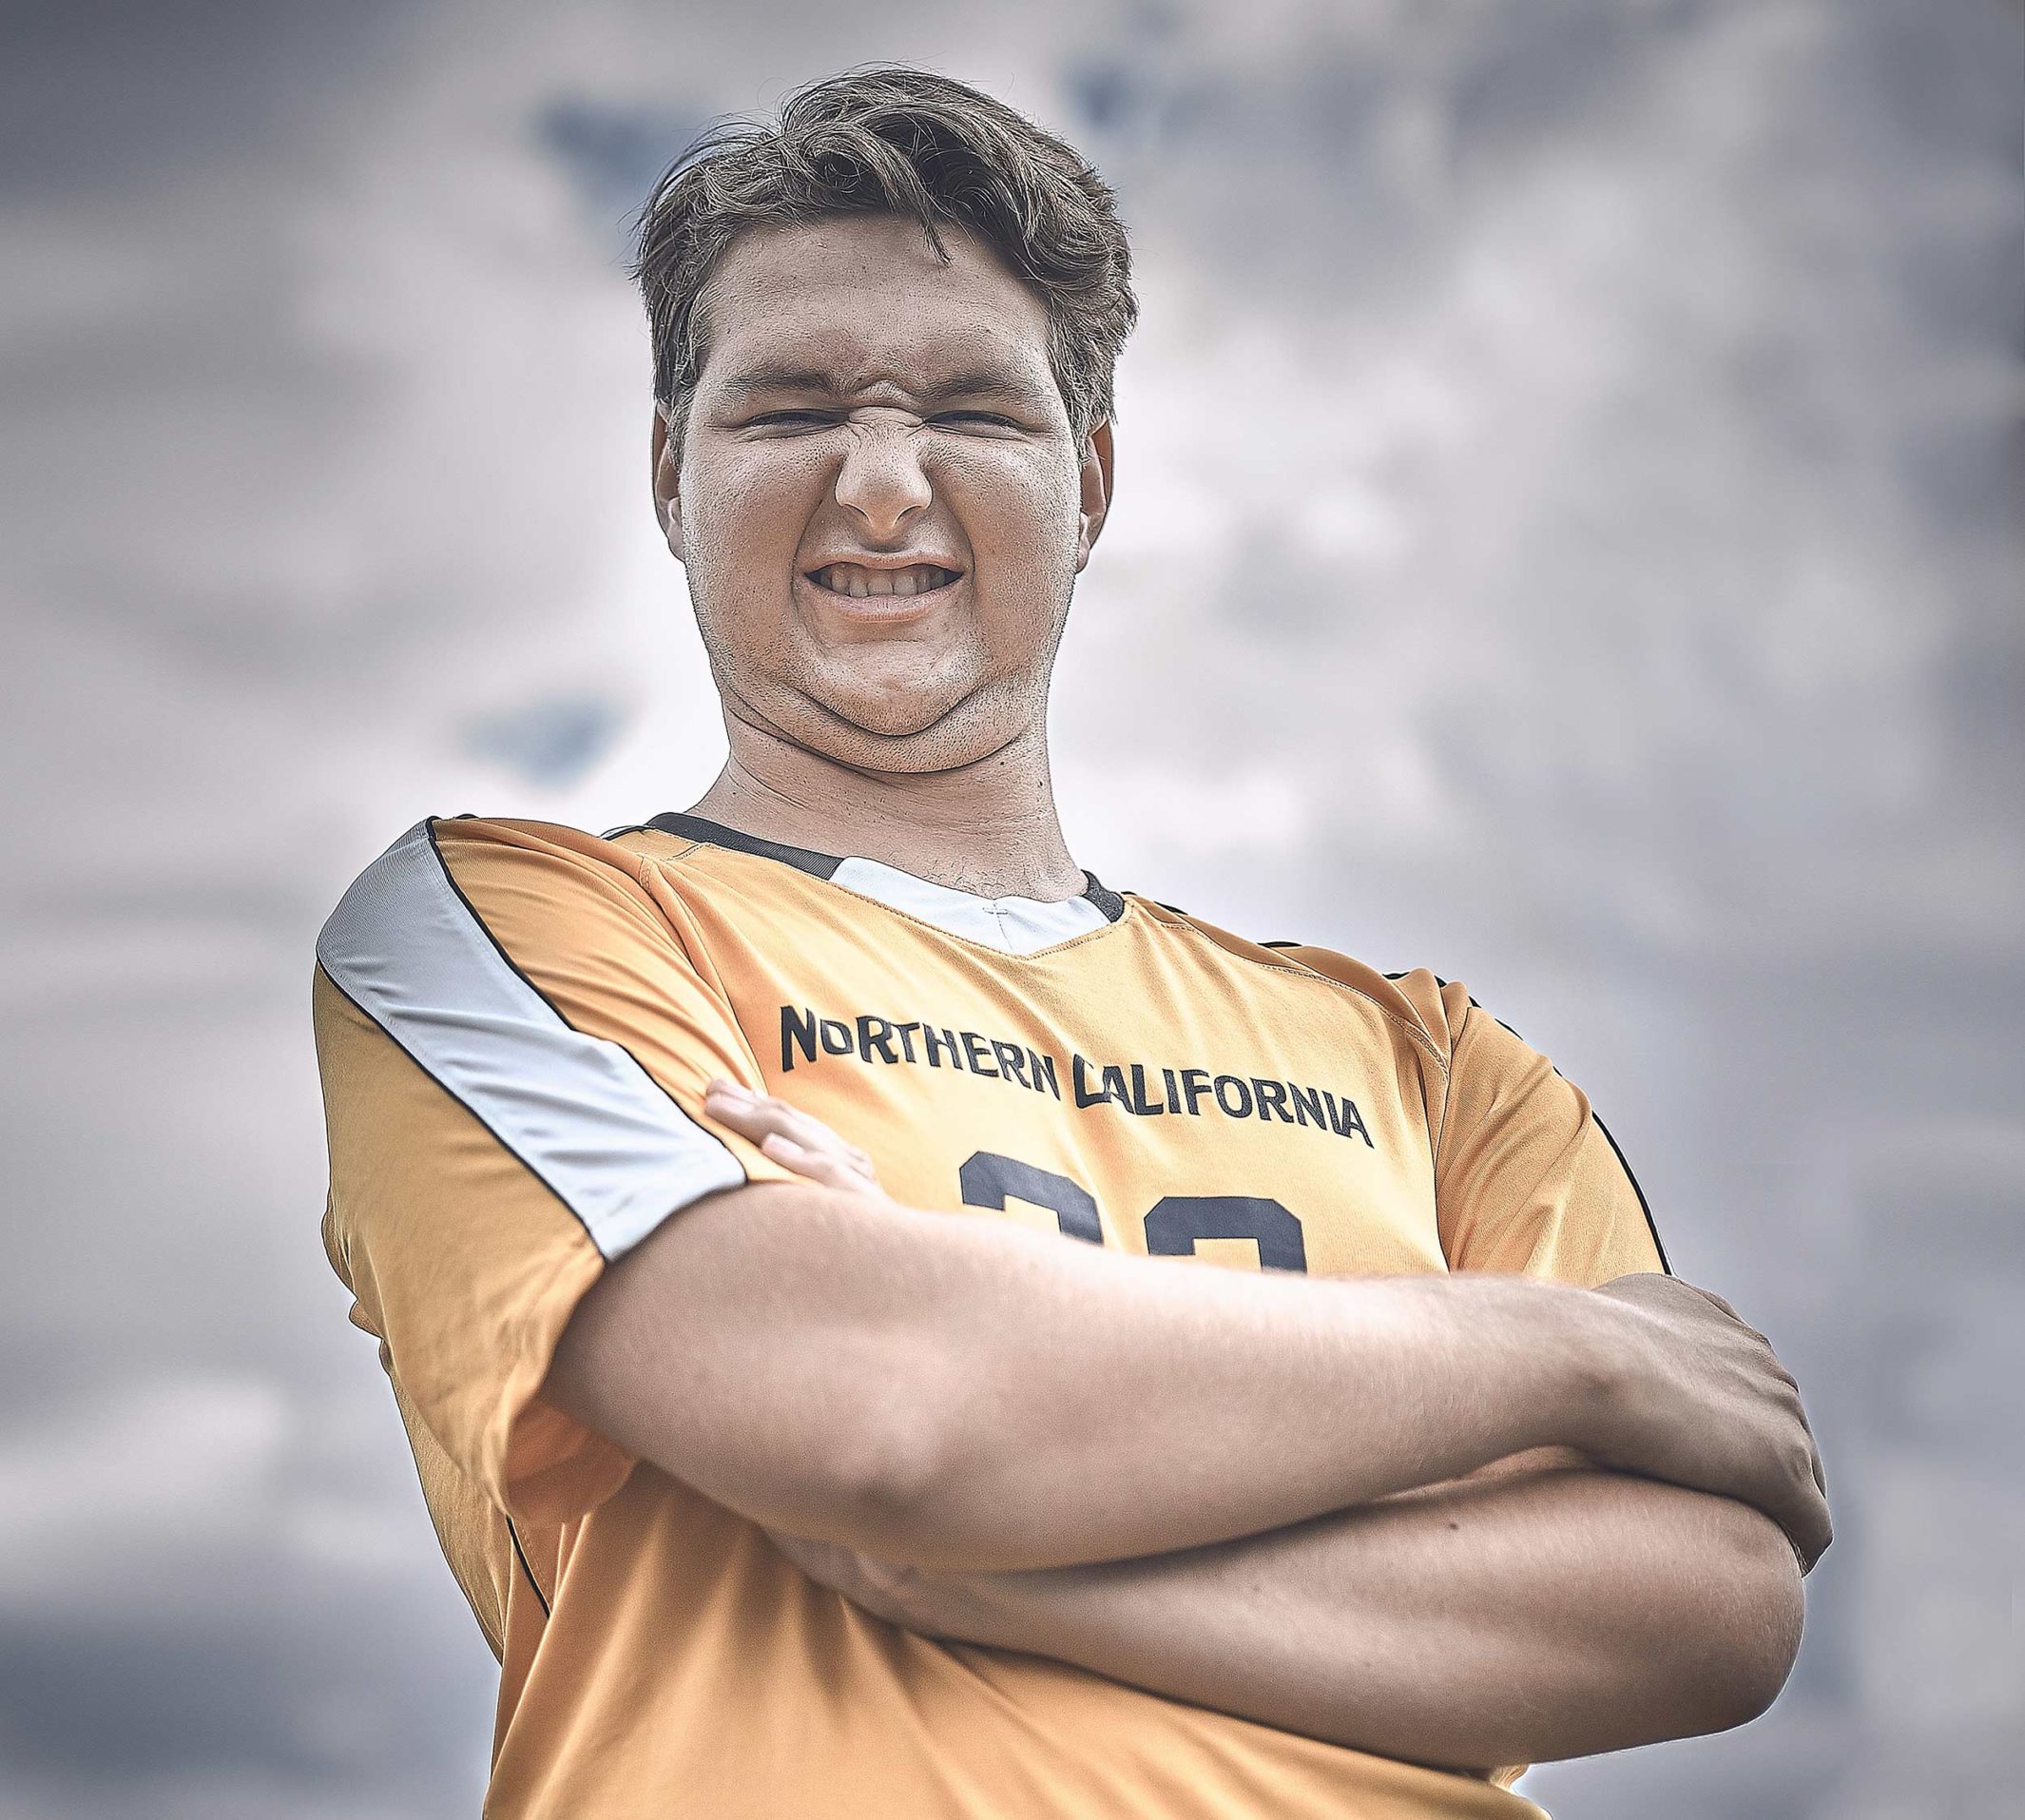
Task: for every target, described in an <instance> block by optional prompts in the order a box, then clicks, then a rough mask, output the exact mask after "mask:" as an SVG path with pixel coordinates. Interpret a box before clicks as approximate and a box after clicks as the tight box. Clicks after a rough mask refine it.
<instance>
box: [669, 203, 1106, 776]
mask: <svg viewBox="0 0 2025 1820" xmlns="http://www.w3.org/2000/svg"><path fill="white" fill-rule="evenodd" d="M943 238H944V243H945V245H946V246H947V247H948V249H949V253H950V263H949V264H947V265H944V264H942V263H941V262H940V261H938V260H937V259H936V258H935V254H934V251H933V250H932V249H931V248H930V247H929V245H928V243H927V241H926V239H925V238H924V236H923V234H922V232H921V229H920V226H919V224H918V223H916V222H914V221H912V220H901V219H898V218H895V217H889V216H882V215H881V216H874V215H854V216H841V217H837V218H834V219H831V220H826V221H822V222H817V223H809V224H807V225H802V226H795V227H787V228H770V229H766V230H762V231H756V232H753V233H751V234H748V235H746V236H744V237H743V238H742V239H741V240H739V241H738V242H734V244H733V245H732V247H731V250H730V251H729V252H728V253H727V254H726V255H725V256H724V258H723V261H721V262H720V264H719V266H718V269H717V271H716V272H715V273H714V274H713V275H712V278H711V280H710V282H709V284H708V286H707V287H706V290H705V293H704V302H703V309H704V314H705V316H706V319H707V320H706V328H707V336H706V339H705V346H706V349H707V352H706V355H705V358H704V368H703V372H702V375H701V377H700V382H699V385H698V388H697V392H696V396H695V398H694V401H693V403H692V404H691V406H690V410H689V417H688V424H687V430H686V434H685V436H684V437H683V438H682V455H681V462H680V469H679V472H678V469H677V464H676V460H675V457H674V450H673V446H672V444H671V442H670V440H669V438H668V436H667V434H666V425H665V423H662V422H659V421H658V420H657V424H656V429H655V437H654V456H655V460H654V467H655V476H654V484H655V494H656V496H657V499H658V500H659V502H660V506H661V510H662V513H663V522H664V524H665V526H666V529H667V535H668V545H669V548H670V549H672V550H673V551H674V552H675V553H676V555H677V556H679V557H680V558H681V559H682V561H683V562H684V564H685V566H686V567H687V569H688V574H689V592H690V595H691V598H692V599H693V600H694V602H695V605H696V616H697V621H698V624H699V625H700V626H701V628H702V630H703V636H704V646H705V648H706V649H708V651H709V653H710V662H711V668H712V669H713V670H714V672H715V673H716V676H717V680H718V686H719V687H720V688H721V689H722V690H723V692H724V695H725V700H726V706H727V707H728V709H729V711H730V712H732V713H733V714H735V715H737V716H738V717H739V718H741V719H742V720H745V721H747V722H748V723H751V724H754V725H757V726H762V727H764V728H767V729H770V730H773V731H776V732H779V733H782V734H784V735H785V736H786V737H787V738H789V739H790V740H792V741H794V742H795V743H796V744H798V745H805V746H808V747H811V748H813V749H814V750H816V751H819V752H821V753H823V754H825V755H826V756H829V757H832V758H835V759H838V760H839V761H841V762H842V763H844V764H847V765H856V766H858V767H861V768H865V769H873V770H884V771H907V772H923V771H935V770H946V769H950V768H952V767H954V766H956V765H965V764H969V763H971V762H973V761H974V760H977V759H980V758H983V757H985V756H987V755H989V754H990V753H992V752H994V751H997V750H998V749H1000V748H1001V747H1003V746H1004V745H1007V744H1008V743H1009V742H1010V741H1012V740H1013V739H1014V738H1016V737H1017V736H1018V735H1019V734H1020V733H1021V732H1023V731H1025V730H1026V729H1027V728H1029V727H1031V726H1034V725H1036V724H1037V722H1038V720H1039V718H1040V716H1041V714H1042V712H1043V711H1044V709H1045V706H1046V700H1047V687H1048V671H1049V668H1050V665H1051V663H1052V661H1053V656H1054V649H1055V645H1056V643H1057V642H1058V640H1059V639H1060V637H1061V630H1062V623H1063V620H1064V618H1065V616H1066V615H1067V613H1068V610H1069V597H1070V591H1071V589H1072V588H1073V586H1074V582H1075V577H1076V574H1077V573H1078V571H1080V570H1081V569H1082V567H1083V565H1084V563H1085V562H1086V561H1087V560H1088V559H1089V556H1090V544H1091V542H1092V541H1093V540H1094V539H1095V537H1096V534H1097V532H1098V530H1099V528H1100V527H1101V525H1102V523H1103V517H1104V509H1105V505H1106V502H1107V498H1108V495H1109V484H1110V472H1109V470H1110V432H1109V425H1103V426H1100V427H1099V428H1098V430H1097V431H1096V433H1095V434H1094V435H1093V436H1091V438H1090V447H1089V448H1088V449H1087V450H1084V451H1078V450H1077V448H1076V447H1075V443H1074V438H1073V435H1072V432H1071V430H1070V422H1069V415H1068V410H1067V408H1066V406H1065V405H1064V403H1063V400H1062V397H1061V393H1060V391H1059V390H1058V389H1057V387H1056V385H1055V382H1054V377H1053V374H1052V372H1051V369H1050V366H1049V361H1048V319H1047V313H1046V311H1045V309H1044V308H1043V306H1042V304H1041V302H1040V300H1039V299H1038V298H1036V297H1035V296H1034V295H1033V294H1032V292H1031V291H1029V290H1028V289H1027V288H1026V286H1025V285H1024V284H1022V283H1021V282H1020V281H1018V280H1017V279H1015V278H1014V277H1012V274H1011V273H1010V272H1009V271H1007V269H1006V268H1005V267H1004V266H1003V265H1001V264H1000V263H999V261H998V260H997V259H996V257H995V256H994V255H993V253H992V252H991V251H990V250H989V249H988V248H987V247H985V246H984V245H983V244H981V243H980V242H976V241H974V240H973V239H972V238H971V237H969V236H968V235H966V234H963V233H962V232H960V231H957V230H954V229H945V230H944V234H943Z"/></svg>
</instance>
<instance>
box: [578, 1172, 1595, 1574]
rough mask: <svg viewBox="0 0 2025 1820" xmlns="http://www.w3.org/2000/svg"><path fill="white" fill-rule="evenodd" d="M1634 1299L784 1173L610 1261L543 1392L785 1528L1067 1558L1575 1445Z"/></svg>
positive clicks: (1228, 1529)
mask: <svg viewBox="0 0 2025 1820" xmlns="http://www.w3.org/2000/svg"><path fill="white" fill-rule="evenodd" d="M1609 1320H1610V1309H1609V1308H1608V1307H1607V1306H1606V1305H1604V1304H1603V1303H1602V1302H1601V1300H1600V1299H1598V1298H1591V1297H1589V1296H1587V1295H1585V1294H1583V1293H1582V1292H1581V1291H1579V1290H1574V1289H1570V1288H1565V1287H1564V1286H1559V1285H1553V1284H1545V1283H1538V1282H1530V1281H1525V1280H1520V1279H1508V1278H1491V1277H1482V1278H1463V1279H1445V1278H1424V1279H1423V1278H1394V1279H1367V1280H1362V1281H1357V1280H1346V1281H1328V1282H1325V1281H1321V1280H1317V1279H1309V1278H1299V1277H1292V1276H1287V1275H1283V1274H1281V1273H1278V1272H1272V1273H1263V1274H1256V1273H1247V1272H1241V1271H1235V1270H1220V1269H1210V1268H1201V1267H1199V1266H1194V1265H1189V1264H1183V1263H1178V1262H1174V1263H1170V1262H1166V1261H1151V1260H1147V1259H1141V1258H1132V1257H1126V1256H1121V1255H1118V1254H1114V1253H1109V1252H1106V1251H1103V1250H1100V1249H1097V1248H1095V1247H1091V1246H1079V1245H1068V1244H1064V1243H1062V1242H1060V1241H1059V1240H1055V1239H1050V1238H1044V1237H1040V1236H1037V1235H1034V1234H1031V1233H1027V1232H1025V1231H1022V1230H1020V1229H1017V1228H1014V1227H1012V1226H1010V1225H1006V1224H1003V1223H999V1222H993V1221H986V1220H982V1219H977V1218H970V1217H953V1216H949V1215H941V1214H935V1215H931V1214H923V1213H917V1212H912V1211H908V1210H904V1209H900V1208H897V1207H894V1206H893V1205H892V1204H891V1203H889V1202H884V1201H879V1200H874V1199H872V1198H870V1197H866V1196H861V1195H844V1194H839V1193H835V1192H830V1191H824V1190H820V1189H816V1188H800V1187H787V1186H781V1187H775V1186H766V1187H753V1188H747V1189H742V1190H736V1191H732V1192H730V1193H726V1194H723V1195H717V1196H713V1197H711V1198H709V1199H707V1200H705V1201H703V1202H700V1203H698V1204H697V1205H696V1206H694V1207H692V1208H690V1209H688V1210H685V1212H684V1213H682V1214H681V1215H679V1216H678V1217H676V1218H674V1219H672V1220H670V1221H668V1222H667V1223H666V1224H665V1226H664V1227H663V1228H662V1229H660V1230H659V1231H657V1232H656V1233H655V1234H654V1235H653V1236H652V1237H651V1238H650V1239H648V1240H647V1241H646V1243H645V1244H643V1245H642V1246H641V1247H640V1248H639V1249H638V1250H636V1251H635V1252H634V1253H633V1254H632V1255H631V1256H629V1257H628V1258H627V1259H626V1260H625V1261H624V1262H622V1263H621V1264H619V1265H617V1266H616V1267H614V1268H613V1269H612V1270H610V1271H609V1272H607V1276H606V1278H605V1279H604V1280H603V1281H602V1282H601V1283H600V1284H599V1285H598V1286H597V1287H596V1288H593V1289H592V1290H591V1292H590V1294H589V1295H588V1296H587V1297H586V1299H585V1301H584V1303H583V1304H582V1305H581V1306H580V1307H579V1308H578V1310H577V1313H576V1315H575V1317H574V1318H573V1319H572V1321H571V1324H570V1326H569V1329H568V1330H567V1331H566V1333H565V1335H564V1340H563V1345H562V1346H561V1347H560V1348H559V1350H558V1353H557V1356H556V1361H555V1366H554V1370H553V1372H552V1373H551V1376H550V1382H549V1384H548V1386H547V1389H546V1392H545V1394H547V1395H548V1396H549V1397H550V1400H551V1401H553V1402H555V1403H556V1404H558V1405H559V1406H560V1407H562V1408H563V1409H565V1410H566V1411H568V1412H569V1413H570V1414H573V1415H575V1416H577V1417H578V1418H579V1419H580V1420H582V1421H584V1422H586V1423H588V1424H589V1425H590V1426H592V1427H594V1428H597V1429H598V1430H599V1431H600V1432H603V1433H605V1434H607V1435H609V1436H610V1437H611V1438H613V1439H614V1440H616V1441H618V1442H620V1443H621V1444H622V1445H625V1446H627V1448H629V1449H630V1450H632V1451H633V1452H635V1453H637V1454H640V1455H641V1456H643V1457H645V1458H646V1459H648V1460H650V1461H652V1462H655V1463H656V1464H658V1465H660V1466H662V1467H663V1468H664V1469H665V1470H666V1471H668V1472H670V1473H672V1474H674V1475H675V1476H677V1477H679V1478H682V1479H684V1480H685V1481H687V1482H689V1483H691V1484H693V1485H695V1486H696V1487H697V1488H698V1489H699V1490H701V1491H703V1492H704V1493H705V1494H706V1495H707V1496H709V1497H712V1498H714V1499H716V1500H718V1501H721V1502H723V1503H725V1504H728V1505H730V1506H731V1507H732V1508H734V1509H737V1510H740V1511H742V1513H744V1514H745V1515H747V1516H750V1517H753V1518H754V1519H756V1520H759V1521H762V1522H763V1523H766V1524H767V1525H768V1526H769V1527H773V1528H779V1529H785V1530H790V1531H793V1532H795V1533H798V1534H801V1535H807V1536H817V1537H821V1538H824V1539H831V1540H837V1541H842V1542H847V1543H850V1544H851V1545H853V1546H857V1547H861V1548H864V1549H866V1550H868V1551H870V1552H872V1553H876V1554H882V1555H885V1556H887V1557H889V1558H891V1559H901V1560H912V1561H916V1562H920V1563H931V1564H935V1565H939V1566H942V1567H945V1568H951V1569H963V1568H970V1569H983V1568H1019V1567H1035V1566H1051V1565H1058V1564H1064V1563H1070V1562H1078V1561H1091V1560H1103V1559H1117V1558H1122V1557H1128V1556H1136V1555H1145V1554H1150V1553H1154V1552H1157V1551H1162V1550H1170V1549H1173V1548H1177V1547H1188V1546H1195V1545H1198V1544H1202V1543H1206V1542H1211V1541H1216V1540H1221V1539H1225V1538H1228V1537H1233V1536H1241V1535H1246V1534H1250V1533H1253V1532H1256V1531H1260V1530H1264V1529H1271V1528H1275V1527H1278V1526H1280V1525H1283V1524H1285V1523H1288V1522H1291V1521H1297V1520H1301V1519H1303V1518H1306V1517H1309V1516H1313V1515H1315V1514H1317V1513H1319V1512H1322V1511H1326V1510H1331V1509H1336V1508H1339V1507H1340V1506H1343V1505H1348V1504H1353V1503H1360V1502H1363V1501H1368V1500H1371V1499H1374V1498H1380V1497H1383V1496H1385V1495H1387V1494H1389V1493H1393V1492H1397V1491H1399V1490H1401V1489H1404V1488H1407V1487H1411V1486H1417V1485H1423V1484H1430V1483H1433V1482H1436V1481H1441V1480H1447V1479H1453V1478H1456V1477H1459V1476H1460V1475H1462V1474H1464V1473H1467V1472H1469V1471H1471V1470H1473V1469H1474V1468H1475V1467H1477V1466H1480V1465H1482V1464H1483V1463H1485V1462H1487V1461H1491V1460H1495V1459H1497V1458H1500V1457H1503V1456H1505V1455H1509V1454H1512V1453H1515V1452H1518V1451H1520V1450H1522V1449H1524V1448H1526V1447H1530V1446H1534V1445H1539V1444H1543V1443H1546V1442H1555V1441H1566V1442H1575V1443H1577V1444H1579V1443H1580V1442H1582V1441H1583V1439H1584V1436H1585V1433H1586V1431H1587V1428H1588V1427H1589V1426H1590V1425H1591V1423H1592V1421H1593V1420H1594V1419H1595V1417H1596V1416H1597V1414H1598V1411H1597V1410H1596V1409H1595V1408H1594V1407H1593V1406H1592V1405H1593V1404H1595V1403H1596V1402H1597V1400H1599V1399H1603V1398H1606V1397H1607V1391H1608V1386H1607V1383H1606V1382H1605V1381H1604V1380H1603V1379H1601V1378H1599V1376H1598V1375H1597V1355H1595V1354H1593V1353H1591V1352H1590V1351H1588V1350H1586V1349H1585V1336H1586V1335H1588V1334H1589V1333H1590V1332H1591V1330H1592V1327H1591V1324H1593V1323H1597V1322H1602V1323H1606V1324H1607V1323H1608V1322H1609ZM1093 1385H1101V1386H1102V1394H1096V1395H1093V1394H1092V1386H1093Z"/></svg>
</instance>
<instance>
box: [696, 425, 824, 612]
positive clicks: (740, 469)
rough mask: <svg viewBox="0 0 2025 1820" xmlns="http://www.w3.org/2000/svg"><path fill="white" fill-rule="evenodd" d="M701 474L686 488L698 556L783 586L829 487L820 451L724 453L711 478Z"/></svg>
mask: <svg viewBox="0 0 2025 1820" xmlns="http://www.w3.org/2000/svg"><path fill="white" fill-rule="evenodd" d="M689 478H690V476H687V475H685V483H686V482H687V481H688V479H689ZM697 479H698V481H699V482H700V484H698V486H697V488H696V491H694V492H689V491H686V490H685V494H684V498H685V500H686V501H687V502H688V503H687V507H686V510H685V513H684V519H685V524H686V525H687V526H688V527H689V528H690V535H691V541H692V546H693V556H694V558H695V559H696V560H699V561H700V562H701V563H702V564H703V565H704V568H705V570H706V571H715V572H717V573H721V574H723V575H725V576H727V577H730V578H736V579H737V580H738V581H739V582H741V583H742V585H744V586H746V587H751V586H752V585H753V584H754V583H757V582H761V581H762V580H763V581H764V582H766V583H769V584H771V585H773V586H775V587H776V588H780V587H781V585H782V584H784V582H785V581H786V579H787V576H788V574H789V571H790V570H791V569H792V567H793V563H794V555H795V552H796V550H797V549H798V548H799V547H800V542H801V533H802V531H803V529H804V527H805V526H806V525H807V523H808V519H809V514H810V513H812V512H813V511H814V510H815V508H816V505H817V502H818V501H819V500H820V497H821V495H822V491H823V475H822V471H821V468H820V465H819V464H818V463H817V462H816V461H815V460H813V459H810V460H804V461H784V460H781V459H779V458H778V457H774V458H759V457H748V458H746V459H739V458H737V457H735V456H734V457H732V458H728V459H726V458H722V457H720V458H718V459H716V460H713V461H712V462H711V464H710V468H709V475H708V479H707V481H704V480H702V478H701V476H700V475H699V476H697Z"/></svg>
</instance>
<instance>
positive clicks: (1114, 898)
mask: <svg viewBox="0 0 2025 1820" xmlns="http://www.w3.org/2000/svg"><path fill="white" fill-rule="evenodd" d="M641 825H642V826H644V827H649V828H658V829H659V830H660V831H661V832H662V833H663V834H672V835H675V836H676V837H677V838H678V839H680V840H684V841H701V842H704V845H706V846H713V847H729V848H730V849H731V850H732V851H733V852H734V853H754V854H757V855H759V857H760V858H761V859H762V860H778V861H779V862H781V864H782V865H791V866H793V867H794V868H795V869H796V871H798V872H806V873H808V874H809V875H810V876H811V877H813V878H818V879H832V878H835V877H836V876H837V868H838V867H839V866H840V865H841V864H843V860H842V859H841V857H839V855H836V854H832V853H815V852H812V851H811V850H810V849H809V848H807V847H791V846H786V845H783V844H782V843H781V842H779V841H762V840H761V839H760V837H759V836H758V835H756V834H745V833H742V832H741V831H740V830H739V829H737V828H727V827H726V826H724V824H723V823H722V822H707V821H705V820H704V818H703V817H702V816H700V815H677V814H674V813H672V812H671V813H669V814H666V815H657V816H655V817H654V818H653V819H652V820H651V821H649V822H646V823H642V824H641ZM1083 877H1084V878H1085V879H1086V880H1088V881H1089V886H1088V888H1087V889H1086V890H1085V891H1084V892H1083V893H1082V895H1083V896H1084V897H1086V898H1088V899H1089V900H1090V902H1091V903H1093V904H1095V905H1096V906H1097V909H1098V910H1099V911H1100V912H1101V913H1102V914H1103V917H1104V920H1105V921H1107V922H1116V921H1117V920H1118V919H1119V918H1120V917H1122V916H1124V915H1125V900H1124V899H1123V898H1121V897H1120V896H1119V895H1118V894H1117V892H1115V891H1113V890H1112V889H1111V888H1110V887H1109V885H1107V884H1104V883H1103V882H1101V881H1099V880H1098V878H1097V875H1096V874H1095V873H1094V872H1085V873H1084V875H1083Z"/></svg>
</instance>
